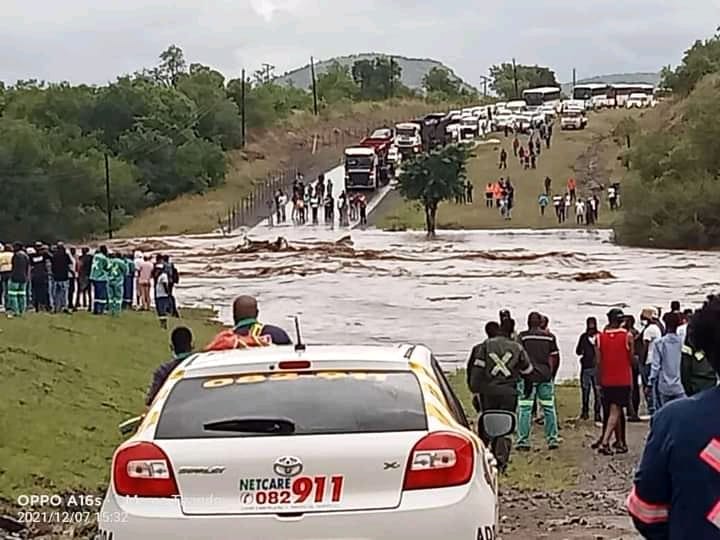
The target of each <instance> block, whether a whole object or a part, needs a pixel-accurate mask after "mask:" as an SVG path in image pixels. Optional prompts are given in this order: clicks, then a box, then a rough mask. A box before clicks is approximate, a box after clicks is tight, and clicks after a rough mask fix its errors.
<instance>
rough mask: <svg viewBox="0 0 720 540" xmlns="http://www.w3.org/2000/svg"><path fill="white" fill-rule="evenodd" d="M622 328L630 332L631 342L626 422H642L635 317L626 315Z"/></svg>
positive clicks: (638, 336) (637, 335) (637, 334)
mask: <svg viewBox="0 0 720 540" xmlns="http://www.w3.org/2000/svg"><path fill="white" fill-rule="evenodd" d="M623 328H625V330H627V331H628V332H630V337H631V338H632V340H633V355H632V389H631V391H630V405H628V419H627V420H628V422H642V420H641V419H640V393H641V392H640V356H639V354H638V349H637V343H638V340H639V339H640V332H639V331H638V329H637V328H635V317H633V316H632V315H628V316H626V317H625V321H624V322H623Z"/></svg>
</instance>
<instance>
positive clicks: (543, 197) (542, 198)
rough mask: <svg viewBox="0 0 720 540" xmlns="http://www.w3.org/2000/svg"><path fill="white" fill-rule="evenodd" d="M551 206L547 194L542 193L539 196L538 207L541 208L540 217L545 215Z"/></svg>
mask: <svg viewBox="0 0 720 540" xmlns="http://www.w3.org/2000/svg"><path fill="white" fill-rule="evenodd" d="M549 204H550V198H549V197H548V196H547V193H541V194H540V195H539V196H538V205H539V206H540V215H541V216H544V215H545V209H546V208H547V207H548V205H549Z"/></svg>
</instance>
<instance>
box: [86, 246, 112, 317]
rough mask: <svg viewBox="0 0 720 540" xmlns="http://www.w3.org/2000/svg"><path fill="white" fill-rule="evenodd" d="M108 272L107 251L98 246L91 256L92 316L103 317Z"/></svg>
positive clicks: (106, 300) (106, 295)
mask: <svg viewBox="0 0 720 540" xmlns="http://www.w3.org/2000/svg"><path fill="white" fill-rule="evenodd" d="M109 272H110V259H108V249H107V247H106V246H100V249H98V250H97V251H96V252H95V255H93V258H92V265H91V267H90V282H91V283H92V287H93V292H92V295H93V314H94V315H103V314H104V313H105V310H106V309H107V303H108V277H109Z"/></svg>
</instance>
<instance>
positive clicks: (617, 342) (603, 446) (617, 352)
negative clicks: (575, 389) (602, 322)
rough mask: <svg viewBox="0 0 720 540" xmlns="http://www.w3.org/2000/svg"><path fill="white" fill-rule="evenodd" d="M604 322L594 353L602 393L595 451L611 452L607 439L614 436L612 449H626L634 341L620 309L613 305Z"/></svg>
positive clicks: (624, 452) (607, 453) (623, 450)
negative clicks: (597, 442)
mask: <svg viewBox="0 0 720 540" xmlns="http://www.w3.org/2000/svg"><path fill="white" fill-rule="evenodd" d="M607 318H608V325H607V327H605V329H604V330H603V331H602V332H600V334H599V335H598V339H597V344H596V356H597V362H598V371H599V375H600V377H599V379H600V388H601V395H602V404H603V409H604V411H603V412H604V414H603V423H604V426H603V433H602V436H601V438H600V441H599V444H596V445H594V446H596V447H597V448H598V451H599V452H600V453H601V454H604V455H612V454H613V450H612V449H611V448H610V438H611V437H612V436H613V434H614V435H615V451H616V452H617V453H619V454H626V453H627V452H628V448H627V440H626V437H625V429H626V419H625V411H624V410H625V408H626V407H628V405H629V404H630V393H631V391H632V358H633V354H634V344H633V338H632V334H630V332H628V331H627V329H626V328H624V327H623V322H624V320H625V314H624V313H623V311H622V310H621V309H618V308H613V309H611V310H610V311H609V312H608V314H607Z"/></svg>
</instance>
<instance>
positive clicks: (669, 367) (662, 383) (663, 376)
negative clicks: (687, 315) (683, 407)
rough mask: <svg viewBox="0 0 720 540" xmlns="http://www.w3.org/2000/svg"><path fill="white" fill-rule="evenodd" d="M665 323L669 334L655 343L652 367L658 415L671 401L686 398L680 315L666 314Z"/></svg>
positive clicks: (651, 373) (652, 381)
mask: <svg viewBox="0 0 720 540" xmlns="http://www.w3.org/2000/svg"><path fill="white" fill-rule="evenodd" d="M663 322H664V323H665V331H666V332H667V333H666V334H665V335H664V336H663V337H661V338H660V339H656V340H655V341H653V344H652V348H653V349H652V363H651V366H650V386H651V387H652V388H654V389H655V412H656V413H657V411H658V410H660V408H661V407H663V406H665V405H666V404H668V403H670V402H671V401H674V400H676V399H680V398H683V397H685V389H684V388H683V385H682V382H681V380H680V363H681V361H682V346H683V343H682V340H681V339H680V336H678V335H677V328H678V326H680V314H679V313H677V312H675V311H672V312H670V313H666V314H665V316H664V317H663Z"/></svg>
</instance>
